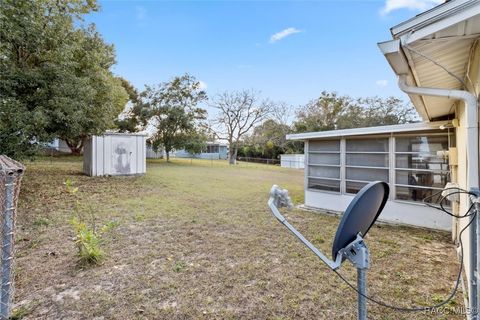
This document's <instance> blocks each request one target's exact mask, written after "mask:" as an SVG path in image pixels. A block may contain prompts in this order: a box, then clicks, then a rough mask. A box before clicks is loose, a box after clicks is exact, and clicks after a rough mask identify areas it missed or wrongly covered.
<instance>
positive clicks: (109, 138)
mask: <svg viewBox="0 0 480 320" xmlns="http://www.w3.org/2000/svg"><path fill="white" fill-rule="evenodd" d="M146 139H147V136H146V135H144V134H138V133H105V134H104V135H103V136H93V137H90V138H88V139H87V140H86V141H85V145H84V148H83V150H84V152H83V172H84V173H85V174H86V175H89V176H116V175H138V174H144V173H145V172H146Z"/></svg>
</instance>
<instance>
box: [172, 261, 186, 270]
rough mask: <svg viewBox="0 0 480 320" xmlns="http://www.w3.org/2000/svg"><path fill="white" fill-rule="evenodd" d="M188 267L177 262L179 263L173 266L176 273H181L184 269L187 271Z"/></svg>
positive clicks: (181, 262)
mask: <svg viewBox="0 0 480 320" xmlns="http://www.w3.org/2000/svg"><path fill="white" fill-rule="evenodd" d="M186 267H187V264H186V263H185V262H183V261H177V262H175V265H174V266H173V271H174V272H180V271H182V270H183V269H185V268H186Z"/></svg>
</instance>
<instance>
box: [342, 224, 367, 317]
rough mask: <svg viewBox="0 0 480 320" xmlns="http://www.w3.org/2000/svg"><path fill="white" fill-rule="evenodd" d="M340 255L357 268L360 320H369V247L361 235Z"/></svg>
mask: <svg viewBox="0 0 480 320" xmlns="http://www.w3.org/2000/svg"><path fill="white" fill-rule="evenodd" d="M340 253H341V254H342V255H343V256H344V257H345V258H347V259H348V260H349V261H350V262H351V263H352V264H353V265H354V266H355V268H357V290H358V316H357V318H358V320H367V298H366V296H367V269H368V268H369V266H370V254H369V252H368V248H367V245H366V244H365V242H364V241H363V238H362V235H361V234H360V233H359V234H358V235H357V238H356V239H355V240H354V241H353V242H352V243H350V244H349V245H348V246H346V247H345V248H344V249H342V250H340Z"/></svg>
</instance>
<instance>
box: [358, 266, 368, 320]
mask: <svg viewBox="0 0 480 320" xmlns="http://www.w3.org/2000/svg"><path fill="white" fill-rule="evenodd" d="M357 288H358V315H357V317H358V320H367V298H365V296H366V295H367V269H361V268H357Z"/></svg>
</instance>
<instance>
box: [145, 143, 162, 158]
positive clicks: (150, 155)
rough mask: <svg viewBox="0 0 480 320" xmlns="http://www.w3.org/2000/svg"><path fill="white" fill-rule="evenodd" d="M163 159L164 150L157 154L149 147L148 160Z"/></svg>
mask: <svg viewBox="0 0 480 320" xmlns="http://www.w3.org/2000/svg"><path fill="white" fill-rule="evenodd" d="M163 157H164V153H163V150H159V151H157V152H155V151H153V148H152V147H151V146H147V159H161V158H163Z"/></svg>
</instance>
